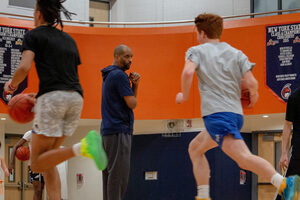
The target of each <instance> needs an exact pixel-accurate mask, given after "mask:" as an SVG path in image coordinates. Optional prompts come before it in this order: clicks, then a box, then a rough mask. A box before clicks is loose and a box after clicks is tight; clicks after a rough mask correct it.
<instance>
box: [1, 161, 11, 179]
mask: <svg viewBox="0 0 300 200" xmlns="http://www.w3.org/2000/svg"><path fill="white" fill-rule="evenodd" d="M0 160H1V168H2V170H3V171H4V174H5V176H9V171H8V169H7V166H6V164H5V160H4V158H2V157H0Z"/></svg>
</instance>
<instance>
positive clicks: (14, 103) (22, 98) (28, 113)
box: [8, 94, 34, 123]
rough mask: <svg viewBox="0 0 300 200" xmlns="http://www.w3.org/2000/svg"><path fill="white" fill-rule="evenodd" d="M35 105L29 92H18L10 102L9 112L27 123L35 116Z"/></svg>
mask: <svg viewBox="0 0 300 200" xmlns="http://www.w3.org/2000/svg"><path fill="white" fill-rule="evenodd" d="M33 106H34V104H33V103H32V102H31V101H30V100H28V94H17V95H16V96H14V97H13V98H12V99H11V100H10V101H9V102H8V114H9V115H10V117H11V118H12V119H13V120H14V121H16V122H18V123H27V122H30V121H32V120H33V118H34V113H33V112H32V108H33Z"/></svg>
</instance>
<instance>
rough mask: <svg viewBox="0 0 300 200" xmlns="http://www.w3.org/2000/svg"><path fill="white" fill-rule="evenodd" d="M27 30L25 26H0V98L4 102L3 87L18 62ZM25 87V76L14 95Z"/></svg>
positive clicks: (5, 101)
mask: <svg viewBox="0 0 300 200" xmlns="http://www.w3.org/2000/svg"><path fill="white" fill-rule="evenodd" d="M27 31H28V29H25V28H16V27H9V26H0V98H1V99H2V101H3V102H4V103H6V104H7V103H8V102H7V100H6V99H5V98H3V87H4V84H5V83H6V82H7V81H8V80H9V79H11V78H12V76H13V74H14V72H15V71H16V69H17V67H18V66H19V64H20V60H21V55H22V44H23V39H24V35H25V34H26V33H27ZM25 88H27V77H26V79H25V80H24V81H23V82H22V83H21V84H20V85H19V88H18V90H17V91H16V92H15V93H14V95H16V94H19V93H21V92H22V91H23V90H24V89H25Z"/></svg>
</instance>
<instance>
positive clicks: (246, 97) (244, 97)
mask: <svg viewBox="0 0 300 200" xmlns="http://www.w3.org/2000/svg"><path fill="white" fill-rule="evenodd" d="M241 102H242V107H243V108H247V107H248V105H249V104H250V92H249V90H248V89H243V90H242V92H241Z"/></svg>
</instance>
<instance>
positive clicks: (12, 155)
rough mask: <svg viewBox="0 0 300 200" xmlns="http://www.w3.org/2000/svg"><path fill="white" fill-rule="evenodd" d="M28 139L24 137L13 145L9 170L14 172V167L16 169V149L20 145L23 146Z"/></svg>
mask: <svg viewBox="0 0 300 200" xmlns="http://www.w3.org/2000/svg"><path fill="white" fill-rule="evenodd" d="M26 142H27V141H26V140H25V139H24V138H21V139H20V140H19V141H18V142H17V143H16V144H15V145H14V147H13V149H12V152H11V154H10V159H9V160H10V162H9V165H8V169H9V172H10V173H12V169H14V166H15V159H14V158H15V156H16V151H17V148H19V147H20V146H23V145H24V144H25V143H26Z"/></svg>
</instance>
